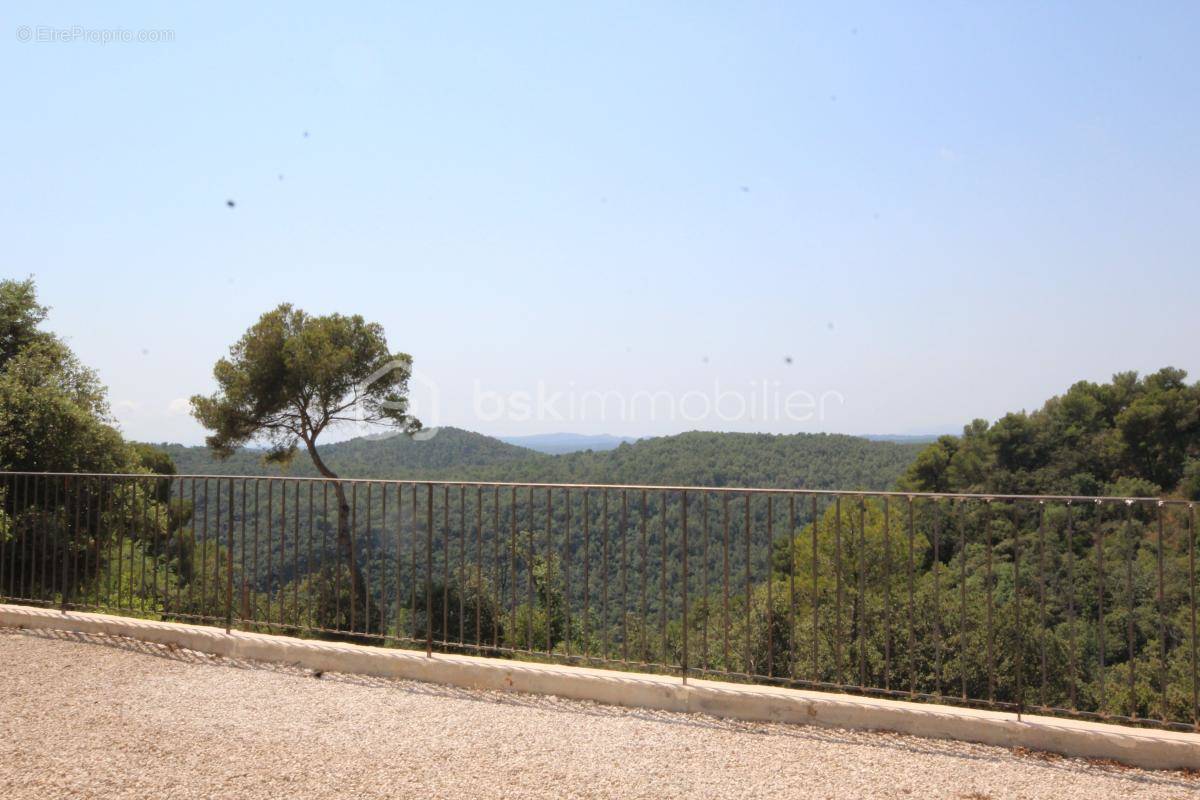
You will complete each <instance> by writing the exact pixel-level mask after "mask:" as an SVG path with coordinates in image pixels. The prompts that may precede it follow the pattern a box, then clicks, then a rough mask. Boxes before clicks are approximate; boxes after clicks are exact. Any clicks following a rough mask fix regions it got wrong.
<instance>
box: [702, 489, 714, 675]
mask: <svg viewBox="0 0 1200 800" xmlns="http://www.w3.org/2000/svg"><path fill="white" fill-rule="evenodd" d="M708 496H709V493H708V492H705V493H704V500H703V506H702V508H701V512H700V513H702V514H703V515H704V529H703V536H704V544H703V546H702V548H701V551H702V552H701V556H700V558H701V562H702V570H703V573H704V574H703V575H702V576H701V579H700V580H701V584H700V585H701V586H702V587H703V589H704V594H703V596H702V597H703V600H704V627H702V628H701V629H700V638H701V642H700V649H701V650H702V651H703V653H702V655H701V663H700V667H701V669H703V670H704V671H705V672H707V671H708V622H709V618H710V617H711V616H712V614H711V610H712V608H711V603H710V602H709V600H710V598H709V582H708V581H709V575H708V566H709V565H708V539H709V524H710V522H709V505H708V499H709V498H708Z"/></svg>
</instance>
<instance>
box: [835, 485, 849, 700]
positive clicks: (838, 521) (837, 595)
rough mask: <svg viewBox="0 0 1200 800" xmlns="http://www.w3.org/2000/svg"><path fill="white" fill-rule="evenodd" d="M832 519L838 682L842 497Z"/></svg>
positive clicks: (840, 674)
mask: <svg viewBox="0 0 1200 800" xmlns="http://www.w3.org/2000/svg"><path fill="white" fill-rule="evenodd" d="M833 503H834V520H833V575H834V583H835V586H834V598H833V618H834V624H833V636H834V638H833V674H834V680H835V681H836V682H838V683H845V681H846V672H845V669H844V667H843V665H842V642H843V641H844V638H843V634H842V497H841V495H838V496H837V497H836V498H834V501H833Z"/></svg>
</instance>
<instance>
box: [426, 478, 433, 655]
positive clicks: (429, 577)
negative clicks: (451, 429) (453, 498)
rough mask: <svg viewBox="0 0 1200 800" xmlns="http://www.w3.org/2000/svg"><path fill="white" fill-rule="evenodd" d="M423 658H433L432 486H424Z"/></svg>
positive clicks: (429, 484)
mask: <svg viewBox="0 0 1200 800" xmlns="http://www.w3.org/2000/svg"><path fill="white" fill-rule="evenodd" d="M425 489H426V494H425V657H426V658H432V657H433V484H432V483H427V484H425Z"/></svg>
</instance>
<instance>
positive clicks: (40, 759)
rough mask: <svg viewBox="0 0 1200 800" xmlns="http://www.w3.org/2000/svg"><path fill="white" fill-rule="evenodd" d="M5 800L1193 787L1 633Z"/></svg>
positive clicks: (948, 750)
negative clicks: (23, 799) (410, 792)
mask: <svg viewBox="0 0 1200 800" xmlns="http://www.w3.org/2000/svg"><path fill="white" fill-rule="evenodd" d="M0 675H2V676H3V678H2V679H0V796H2V797H4V798H10V799H13V800H15V798H27V797H28V798H48V797H49V798H53V797H105V798H109V797H112V798H116V797H139V798H140V797H150V796H169V797H172V798H186V797H197V798H217V797H236V798H268V797H301V798H309V797H355V798H366V797H388V798H394V797H397V796H400V795H402V794H404V793H405V792H406V791H416V792H421V793H423V794H424V795H425V796H429V797H512V798H532V797H547V798H549V797H554V798H558V797H621V798H627V797H628V798H634V797H644V798H665V797H689V798H707V797H714V798H718V797H719V798H733V797H745V798H755V799H756V800H758V799H759V798H774V797H789V798H808V797H812V798H818V797H819V798H835V797H855V798H856V797H898V798H971V799H972V800H983V799H984V798H1008V797H1014V798H1016V797H1021V798H1034V797H1046V798H1059V799H1060V800H1066V799H1067V798H1087V800H1100V798H1106V797H1113V798H1118V797H1119V798H1123V800H1129V799H1130V798H1148V797H1155V798H1185V797H1186V798H1196V797H1200V777H1196V776H1189V775H1185V774H1183V773H1173V772H1144V771H1140V770H1135V769H1127V768H1122V767H1119V766H1115V765H1103V764H1093V763H1088V762H1085V761H1078V760H1073V759H1064V758H1059V757H1051V756H1046V755H1044V754H1042V755H1039V754H1029V753H1018V752H1013V751H1010V750H1005V749H1003V748H996V747H985V746H981V745H971V744H962V743H956V742H944V741H936V740H930V739H920V738H917V737H911V736H900V735H893V734H884V733H866V732H855V731H845V730H836V729H829V728H809V727H800V726H790V725H760V724H747V723H738V722H730V721H726V720H719V719H714V718H711V717H705V716H700V715H689V714H671V713H661V712H651V711H639V710H632V709H619V708H613V707H610V706H601V705H593V704H588V703H580V702H575V701H567V700H559V699H556V698H548V697H533V696H527V695H513V694H503V693H498V692H478V691H466V690H458V689H449V688H444V687H439V686H433V685H430V684H421V683H414V682H410V681H391V680H383V679H375V678H363V677H357V676H353V675H335V674H331V673H327V674H325V675H322V676H316V675H313V674H312V673H309V672H308V671H306V670H301V669H298V668H293V667H283V666H278V665H271V664H263V663H257V662H241V661H234V660H230V659H223V658H214V657H211V656H207V655H204V654H201V653H195V652H191V651H188V650H180V649H170V648H167V647H162V646H159V645H151V644H146V643H143V642H138V641H134V640H130V639H123V638H117V637H103V636H90V635H83V634H66V633H51V632H33V631H17V630H14V629H11V628H8V629H5V628H0Z"/></svg>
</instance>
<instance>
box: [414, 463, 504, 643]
mask: <svg viewBox="0 0 1200 800" xmlns="http://www.w3.org/2000/svg"><path fill="white" fill-rule="evenodd" d="M417 491H418V488H417V484H415V483H414V484H413V485H412V491H411V492H410V493H409V499H410V500H411V501H412V502H411V503H410V505H411V506H412V512H411V516H412V525H411V526H410V527H411V528H412V536H411V537H410V539H411V545H412V546H411V547H410V549H411V550H412V553H411V554H410V555H411V556H412V569H411V570H410V574H411V576H412V584H411V586H409V602H408V609H409V612H410V614H411V615H412V638H413V640H414V641H415V640H416V639H417V638H418V637H419V636H420V635H421V628H420V623H419V622H418V621H417V586H418V584H419V583H420V572H419V568H418V566H417V560H418V558H417V551H418V550H419V549H420V548H419V546H418V544H417V540H418V538H419V537H420V535H421V523H420V513H421V508H420V505H421V504H420V499H419V498H418V497H417ZM496 491H497V492H499V491H500V490H499V488H497V489H496ZM497 508H499V504H497ZM497 513H499V512H497ZM496 536H497V538H499V536H500V534H499V532H498V531H497V534H496ZM496 586H497V587H499V586H500V582H499V581H497V582H496Z"/></svg>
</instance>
